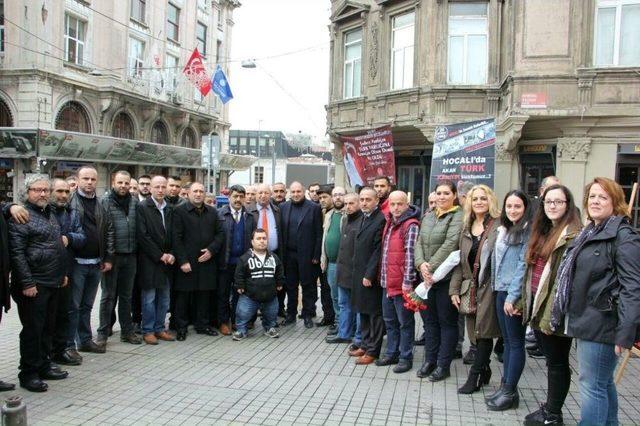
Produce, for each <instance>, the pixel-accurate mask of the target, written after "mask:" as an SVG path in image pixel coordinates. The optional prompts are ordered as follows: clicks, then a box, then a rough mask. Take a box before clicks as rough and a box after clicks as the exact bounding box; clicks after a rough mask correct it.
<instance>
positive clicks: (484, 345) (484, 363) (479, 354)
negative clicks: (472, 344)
mask: <svg viewBox="0 0 640 426" xmlns="http://www.w3.org/2000/svg"><path fill="white" fill-rule="evenodd" d="M492 350H493V339H480V338H478V339H476V357H475V358H474V360H473V365H471V368H470V369H469V371H470V373H471V374H480V373H482V372H483V371H484V370H485V369H486V368H488V367H489V364H490V363H491V351H492Z"/></svg>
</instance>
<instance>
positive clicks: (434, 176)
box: [429, 118, 496, 191]
mask: <svg viewBox="0 0 640 426" xmlns="http://www.w3.org/2000/svg"><path fill="white" fill-rule="evenodd" d="M495 143H496V123H495V120H494V119H492V118H491V119H487V120H480V121H471V122H468V123H457V124H448V125H444V126H438V127H436V132H435V142H434V144H433V157H432V160H431V180H430V185H429V187H430V188H431V191H434V190H435V189H436V185H437V182H439V181H442V180H451V181H453V182H454V183H456V184H457V183H458V182H460V181H464V182H472V183H475V184H480V183H483V184H485V185H487V186H489V187H490V188H493V185H494V179H495Z"/></svg>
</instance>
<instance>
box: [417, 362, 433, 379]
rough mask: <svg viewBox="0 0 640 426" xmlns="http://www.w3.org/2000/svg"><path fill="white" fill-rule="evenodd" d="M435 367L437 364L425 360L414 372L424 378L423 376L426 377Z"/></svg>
mask: <svg viewBox="0 0 640 426" xmlns="http://www.w3.org/2000/svg"><path fill="white" fill-rule="evenodd" d="M436 367H437V365H436V363H435V362H429V361H425V362H424V363H422V366H421V367H420V369H419V370H418V372H417V373H416V376H418V377H420V378H421V379H424V378H425V377H428V376H429V375H430V374H431V373H433V370H435V369H436Z"/></svg>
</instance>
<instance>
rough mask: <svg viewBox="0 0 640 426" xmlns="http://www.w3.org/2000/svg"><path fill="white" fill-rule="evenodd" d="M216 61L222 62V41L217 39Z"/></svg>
mask: <svg viewBox="0 0 640 426" xmlns="http://www.w3.org/2000/svg"><path fill="white" fill-rule="evenodd" d="M216 63H218V64H220V63H222V42H221V41H219V40H218V41H217V42H216Z"/></svg>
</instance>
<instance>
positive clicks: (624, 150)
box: [618, 144, 640, 154]
mask: <svg viewBox="0 0 640 426" xmlns="http://www.w3.org/2000/svg"><path fill="white" fill-rule="evenodd" d="M618 152H619V153H620V154H640V145H632V144H620V145H618Z"/></svg>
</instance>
